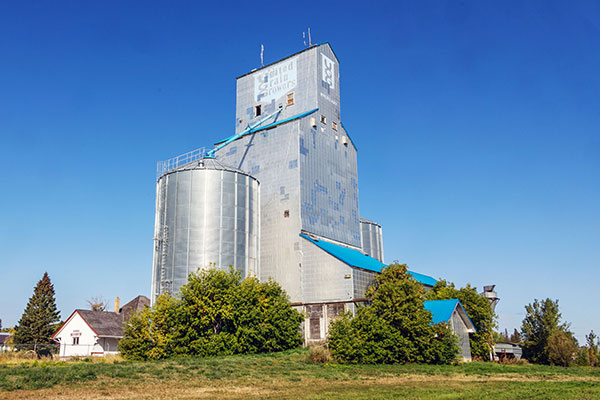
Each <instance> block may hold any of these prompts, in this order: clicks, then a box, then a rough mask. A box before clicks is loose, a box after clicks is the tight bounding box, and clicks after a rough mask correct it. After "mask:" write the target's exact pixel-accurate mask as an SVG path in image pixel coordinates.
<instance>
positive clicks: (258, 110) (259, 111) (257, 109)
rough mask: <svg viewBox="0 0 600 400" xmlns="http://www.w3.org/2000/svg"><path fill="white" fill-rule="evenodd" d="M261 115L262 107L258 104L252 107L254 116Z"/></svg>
mask: <svg viewBox="0 0 600 400" xmlns="http://www.w3.org/2000/svg"><path fill="white" fill-rule="evenodd" d="M261 115H262V106H261V105H260V104H259V105H257V106H255V107H254V116H255V117H260V116H261Z"/></svg>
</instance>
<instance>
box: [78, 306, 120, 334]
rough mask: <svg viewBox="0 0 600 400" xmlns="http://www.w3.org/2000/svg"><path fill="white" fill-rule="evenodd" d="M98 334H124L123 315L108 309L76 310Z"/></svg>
mask: <svg viewBox="0 0 600 400" xmlns="http://www.w3.org/2000/svg"><path fill="white" fill-rule="evenodd" d="M75 312H77V313H79V315H81V318H83V319H84V320H85V322H87V324H88V325H89V326H90V328H92V330H93V331H94V332H96V334H97V335H98V336H112V337H122V336H123V316H122V315H121V314H119V313H115V312H108V311H92V310H75Z"/></svg>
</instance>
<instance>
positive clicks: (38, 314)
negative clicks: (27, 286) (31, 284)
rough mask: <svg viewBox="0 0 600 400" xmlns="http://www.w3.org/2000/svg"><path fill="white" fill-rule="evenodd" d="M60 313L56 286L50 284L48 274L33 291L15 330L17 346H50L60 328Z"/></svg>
mask: <svg viewBox="0 0 600 400" xmlns="http://www.w3.org/2000/svg"><path fill="white" fill-rule="evenodd" d="M59 320H60V312H59V311H58V310H57V309H56V301H55V299H54V285H52V283H51V282H50V277H49V276H48V273H47V272H45V273H44V276H43V277H42V279H41V280H40V281H39V282H38V283H37V285H36V286H35V288H34V290H33V296H31V298H30V299H29V302H28V303H27V307H25V311H24V312H23V316H22V317H21V319H20V320H19V324H18V325H17V327H16V328H15V335H14V343H15V344H49V343H51V340H50V337H51V336H52V335H53V334H54V332H55V331H56V329H57V328H58V326H57V323H58V322H59Z"/></svg>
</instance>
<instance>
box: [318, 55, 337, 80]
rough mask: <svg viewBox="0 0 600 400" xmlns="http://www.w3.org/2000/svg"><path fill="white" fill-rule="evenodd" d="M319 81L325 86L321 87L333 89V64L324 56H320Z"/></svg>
mask: <svg viewBox="0 0 600 400" xmlns="http://www.w3.org/2000/svg"><path fill="white" fill-rule="evenodd" d="M321 80H322V81H323V83H325V84H327V85H323V86H326V87H327V88H328V89H335V62H333V60H332V59H330V58H329V57H327V56H326V55H325V54H321Z"/></svg>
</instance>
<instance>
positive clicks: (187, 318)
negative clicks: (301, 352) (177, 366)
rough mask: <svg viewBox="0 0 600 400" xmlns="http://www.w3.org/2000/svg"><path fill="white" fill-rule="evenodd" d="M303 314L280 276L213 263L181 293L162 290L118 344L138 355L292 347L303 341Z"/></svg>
mask: <svg viewBox="0 0 600 400" xmlns="http://www.w3.org/2000/svg"><path fill="white" fill-rule="evenodd" d="M302 320H303V317H302V314H301V313H299V312H298V311H296V310H294V309H293V308H292V307H291V305H290V303H289V300H288V297H287V294H286V293H285V291H284V290H283V289H282V288H281V287H280V286H279V285H278V284H277V283H276V282H273V281H268V282H259V281H258V279H256V278H246V279H243V280H242V279H241V274H240V272H238V271H236V270H234V269H232V268H230V269H229V271H223V270H218V269H209V270H204V271H201V272H199V273H197V274H190V276H189V279H188V283H187V284H186V285H184V286H183V287H182V288H181V297H180V298H179V299H176V298H173V297H170V296H167V295H163V296H160V297H159V298H158V299H157V301H156V303H155V305H154V306H153V308H152V309H147V310H144V311H142V312H141V313H140V314H138V315H136V316H134V317H133V318H132V319H131V320H130V321H129V323H128V325H127V326H126V328H125V331H124V338H123V339H122V340H121V342H120V343H119V349H120V351H121V352H122V354H123V356H124V357H126V358H128V359H138V360H139V359H163V358H168V357H171V356H174V355H199V356H213V355H229V354H248V353H265V352H271V351H281V350H288V349H291V348H294V347H298V346H299V345H300V344H301V343H302V336H301V333H300V329H299V328H300V323H301V322H302Z"/></svg>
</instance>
